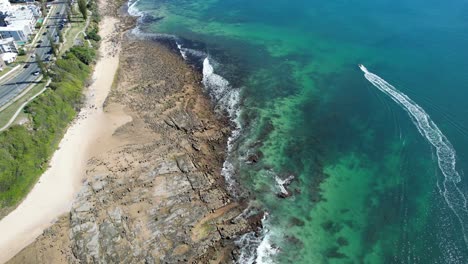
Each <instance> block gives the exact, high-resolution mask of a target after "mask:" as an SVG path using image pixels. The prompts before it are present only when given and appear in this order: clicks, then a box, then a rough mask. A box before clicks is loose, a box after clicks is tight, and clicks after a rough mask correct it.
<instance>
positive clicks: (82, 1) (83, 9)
mask: <svg viewBox="0 0 468 264" xmlns="http://www.w3.org/2000/svg"><path fill="white" fill-rule="evenodd" d="M86 6H87V3H86V0H78V8H79V9H80V12H81V15H83V18H84V19H87V18H88V7H86Z"/></svg>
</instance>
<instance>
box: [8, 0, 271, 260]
mask: <svg viewBox="0 0 468 264" xmlns="http://www.w3.org/2000/svg"><path fill="white" fill-rule="evenodd" d="M106 14H107V15H109V14H113V15H115V14H117V9H116V5H115V6H114V7H111V8H110V9H108V10H107V12H106ZM121 22H122V23H121V24H120V25H119V27H118V29H119V30H122V31H126V30H128V29H130V28H132V23H133V22H132V19H131V18H129V17H126V18H123V19H121ZM112 41H116V42H119V41H121V43H119V44H120V45H121V53H120V65H119V71H118V75H117V76H118V77H117V78H116V80H115V83H114V87H113V90H112V91H111V94H110V95H109V97H108V98H107V100H106V106H105V111H106V112H108V113H109V114H112V112H113V111H114V110H115V109H120V111H121V110H122V109H123V111H124V112H125V114H126V115H129V116H131V117H132V121H131V122H128V123H127V124H125V125H123V126H121V127H120V128H118V129H117V130H116V132H115V133H114V134H113V135H112V137H113V140H114V141H118V142H119V143H120V144H118V145H115V146H109V148H108V149H106V151H104V152H102V153H101V154H99V155H96V156H95V157H93V158H92V159H91V160H89V162H88V165H87V171H86V176H87V180H86V182H85V183H84V184H83V187H82V188H81V191H80V193H79V194H78V196H77V197H76V199H75V201H74V203H73V206H72V210H71V212H70V213H69V214H67V215H65V216H63V217H61V218H60V219H59V220H58V221H57V222H56V224H54V225H53V226H52V227H51V228H49V229H47V230H46V231H45V232H44V233H43V235H41V236H40V237H39V238H38V239H36V241H35V242H34V243H33V244H31V245H30V246H28V247H27V248H25V249H24V250H23V251H21V252H20V253H19V254H18V255H17V256H16V257H15V258H13V259H12V260H11V261H10V262H9V263H177V262H181V263H182V262H183V263H229V262H233V260H235V258H236V256H235V255H236V254H235V253H233V252H236V251H237V250H236V246H235V244H234V239H235V238H237V237H238V236H239V235H241V234H244V233H246V232H251V231H256V230H257V229H258V227H259V225H260V224H261V218H262V215H259V214H257V215H253V216H251V217H250V218H249V219H247V218H245V217H244V215H243V212H244V210H245V209H246V204H245V203H243V202H239V201H236V200H235V199H233V197H231V196H230V195H229V193H228V192H227V191H226V189H225V186H224V178H223V177H222V175H221V174H220V172H221V168H222V165H223V162H224V159H225V156H226V153H225V151H226V144H227V138H228V136H229V135H230V122H229V120H227V118H225V117H222V116H219V115H216V114H215V113H214V109H213V105H212V104H211V102H210V100H209V99H208V96H207V95H206V94H204V93H203V89H202V86H201V78H202V76H201V74H200V73H199V72H197V71H196V70H195V69H193V67H191V66H189V65H187V64H186V63H185V61H184V60H183V59H182V58H181V56H180V55H179V54H176V53H174V52H173V51H171V50H170V49H168V48H167V47H166V46H164V45H162V44H159V43H156V42H154V41H150V40H136V39H134V38H132V37H131V36H130V35H129V34H125V35H123V37H122V35H121V34H116V36H115V39H114V40H112ZM108 52H110V53H112V52H115V51H114V50H110V51H108ZM116 112H118V111H116Z"/></svg>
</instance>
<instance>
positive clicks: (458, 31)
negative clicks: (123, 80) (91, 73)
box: [129, 0, 468, 263]
mask: <svg viewBox="0 0 468 264" xmlns="http://www.w3.org/2000/svg"><path fill="white" fill-rule="evenodd" d="M129 10H130V13H132V14H134V15H137V14H140V15H141V14H145V15H144V16H143V17H142V18H141V19H140V20H141V23H140V26H139V27H138V29H136V30H135V32H136V33H137V34H148V35H151V36H154V37H155V38H160V39H164V40H171V41H172V42H173V43H174V44H175V45H176V46H177V48H178V51H179V52H180V53H181V56H183V57H184V58H185V59H186V60H187V62H188V63H191V64H193V65H194V66H195V67H198V68H199V69H200V71H202V72H203V76H204V77H203V84H204V87H205V89H206V92H207V93H208V94H209V95H210V96H211V97H212V99H213V102H214V103H215V105H216V109H217V110H219V111H220V112H223V113H225V114H227V115H229V116H230V117H231V119H232V120H233V122H234V128H235V129H234V131H233V134H232V136H231V139H230V141H229V145H228V150H229V156H228V157H227V160H226V163H225V166H224V169H223V175H224V176H225V178H226V182H227V184H228V187H229V188H230V190H231V191H232V192H233V193H234V194H235V195H244V194H245V193H249V194H250V196H251V197H252V200H251V204H252V208H260V210H264V211H266V212H267V214H266V215H265V217H264V219H263V223H264V228H263V230H262V231H261V235H258V234H257V235H254V234H246V235H244V236H243V237H241V238H239V239H238V240H237V242H236V243H238V245H239V247H241V249H242V254H241V256H240V259H239V260H238V261H239V263H468V208H467V206H468V205H467V200H466V199H467V198H466V197H468V178H467V177H468V176H465V173H464V172H465V171H467V170H468V118H467V116H468V107H467V103H466V100H467V99H468V51H467V49H466V47H468V2H467V1H464V0H452V1H434V0H425V1H422V0H412V1H407V0H406V1H403V0H391V1H390V0H373V1H369V0H361V1H357V0H349V1H342V0H331V1H314V0H308V1H306V0H296V1H286V0H268V1H266V0H255V1H252V0H190V1H189V0H139V1H137V2H132V3H130V9H129ZM360 64H362V65H361V66H358V65H360ZM239 186H240V187H241V188H238V187H239ZM239 189H240V190H243V192H244V193H237V192H242V191H239Z"/></svg>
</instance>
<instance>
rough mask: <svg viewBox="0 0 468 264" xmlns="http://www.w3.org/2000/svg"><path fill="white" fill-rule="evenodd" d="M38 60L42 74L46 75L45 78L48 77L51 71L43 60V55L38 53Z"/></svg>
mask: <svg viewBox="0 0 468 264" xmlns="http://www.w3.org/2000/svg"><path fill="white" fill-rule="evenodd" d="M36 62H37V66H38V67H39V70H40V71H41V73H42V75H44V78H47V77H48V76H49V71H48V70H47V67H46V65H45V63H44V61H43V60H42V57H41V55H39V54H36Z"/></svg>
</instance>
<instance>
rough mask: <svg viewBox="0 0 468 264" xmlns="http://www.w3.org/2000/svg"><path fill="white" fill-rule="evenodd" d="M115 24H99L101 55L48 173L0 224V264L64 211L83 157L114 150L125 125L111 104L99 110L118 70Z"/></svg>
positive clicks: (107, 19) (82, 169)
mask: <svg viewBox="0 0 468 264" xmlns="http://www.w3.org/2000/svg"><path fill="white" fill-rule="evenodd" d="M117 22H118V21H117V19H116V18H113V17H108V16H106V17H103V19H102V21H101V25H100V29H101V31H100V34H101V36H102V37H103V41H102V43H101V47H100V55H101V56H100V59H99V60H98V62H97V64H96V66H95V71H94V75H93V82H92V85H91V86H90V87H89V88H88V89H87V90H86V92H85V95H86V103H85V104H84V106H83V108H82V110H81V112H80V113H79V115H78V117H77V118H76V119H75V121H74V123H73V124H72V125H71V126H70V127H69V129H68V130H67V132H66V133H65V135H64V137H63V139H62V141H61V142H60V145H59V149H58V150H57V151H56V152H55V154H54V155H53V157H52V159H51V161H50V167H49V169H48V170H47V171H46V172H45V173H44V174H43V175H42V176H41V178H40V179H39V181H38V183H37V184H36V185H35V186H34V188H33V189H32V190H31V192H30V193H29V194H28V196H27V197H26V198H25V199H24V200H23V202H22V203H21V204H20V205H19V206H18V207H17V208H16V209H15V210H14V211H12V212H11V213H10V214H9V215H7V216H6V217H5V218H3V219H2V220H1V221H0V234H2V235H1V236H0V263H4V262H6V261H7V260H8V259H10V258H11V257H13V256H14V255H15V254H16V253H18V252H19V251H20V250H21V249H23V248H24V247H26V246H27V245H28V244H30V243H31V242H33V241H34V240H35V239H36V237H38V236H39V235H41V234H42V232H43V231H44V230H45V229H46V228H47V227H49V226H51V225H52V224H53V223H54V221H56V219H57V218H58V217H59V216H60V215H62V214H64V213H66V212H68V211H69V210H70V208H71V205H72V201H73V199H74V197H75V195H76V193H77V191H78V190H79V188H80V186H81V185H82V182H83V181H84V179H85V173H86V164H87V161H88V160H89V158H90V157H92V156H94V155H96V154H98V153H100V152H101V151H104V150H105V149H106V148H107V147H109V146H115V145H116V144H117V145H118V144H119V142H112V134H113V132H114V131H115V129H116V128H118V127H120V126H121V125H123V124H125V123H126V122H129V121H131V117H130V116H127V115H125V114H124V113H123V109H122V108H121V107H119V106H117V105H113V106H111V107H108V108H107V110H106V111H104V110H103V104H104V102H105V100H106V97H107V95H108V94H109V91H110V90H111V87H112V83H113V80H114V76H115V73H116V71H117V69H118V65H119V41H115V39H114V37H116V34H117V33H115V32H116V30H115V27H116V25H117ZM109 109H110V110H109Z"/></svg>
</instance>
